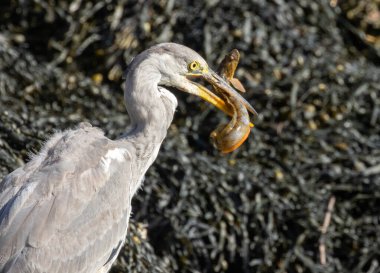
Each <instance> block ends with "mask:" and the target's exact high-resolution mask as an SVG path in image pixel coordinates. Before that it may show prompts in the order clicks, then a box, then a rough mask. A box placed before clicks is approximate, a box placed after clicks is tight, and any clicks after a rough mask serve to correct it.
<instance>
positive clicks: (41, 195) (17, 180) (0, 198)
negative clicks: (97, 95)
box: [0, 126, 135, 273]
mask: <svg viewBox="0 0 380 273" xmlns="http://www.w3.org/2000/svg"><path fill="white" fill-rule="evenodd" d="M132 178H135V176H134V174H133V172H132V168H131V157H130V154H129V152H128V150H127V149H120V148H115V147H113V141H111V140H109V139H107V138H106V137H104V136H103V133H102V132H101V131H100V130H98V129H95V128H92V127H89V126H82V127H81V128H79V129H78V130H73V131H66V132H64V133H59V134H57V135H55V136H54V137H53V138H52V139H51V141H49V142H48V143H47V144H46V146H45V148H44V149H43V150H42V152H41V153H40V154H39V155H37V156H36V157H35V158H34V159H33V160H32V161H31V162H29V163H28V164H27V165H25V166H24V167H23V168H20V169H17V170H16V171H14V172H13V173H11V174H9V175H8V176H7V177H5V178H4V180H3V181H2V182H1V183H0V272H49V273H50V272H51V273H54V272H106V271H107V270H108V269H109V267H110V263H111V262H112V261H113V259H115V258H116V257H114V256H116V255H114V252H115V248H119V249H120V247H119V245H120V242H121V241H123V240H124V237H125V235H126V228H127V225H128V220H129V214H130V201H131V198H132V195H133V193H134V187H133V183H128V180H131V179H132ZM126 181H127V182H126ZM128 185H130V186H128ZM119 249H116V251H118V250H119ZM110 256H112V260H110ZM94 261H95V262H94Z"/></svg>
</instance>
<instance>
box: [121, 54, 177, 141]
mask: <svg viewBox="0 0 380 273" xmlns="http://www.w3.org/2000/svg"><path fill="white" fill-rule="evenodd" d="M160 79H161V74H160V72H159V71H158V69H157V68H156V66H155V64H154V63H152V62H148V61H146V62H142V63H140V64H139V66H138V67H136V68H135V69H134V70H133V71H131V72H130V73H128V76H127V80H126V88H125V93H124V99H125V104H126V107H127V111H128V114H129V116H130V118H131V128H132V129H131V131H130V132H129V133H128V134H127V138H128V139H133V141H134V142H136V143H139V144H142V145H145V146H151V145H148V144H154V145H153V146H158V147H159V146H160V145H161V143H162V141H163V140H164V138H165V137H166V133H167V130H168V128H169V126H170V124H171V122H172V120H173V116H174V111H175V108H176V106H177V105H176V99H175V97H174V95H172V94H171V95H172V96H173V97H174V100H175V101H173V100H172V99H170V98H168V97H167V96H164V95H163V92H161V88H160V87H159V86H158V84H159V82H160ZM166 92H169V91H166Z"/></svg>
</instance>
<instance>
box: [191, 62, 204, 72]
mask: <svg viewBox="0 0 380 273" xmlns="http://www.w3.org/2000/svg"><path fill="white" fill-rule="evenodd" d="M189 70H190V71H196V70H202V69H201V64H200V63H199V62H197V61H194V62H191V63H190V64H189Z"/></svg>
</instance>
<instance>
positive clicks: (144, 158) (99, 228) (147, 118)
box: [0, 43, 248, 273]
mask: <svg viewBox="0 0 380 273" xmlns="http://www.w3.org/2000/svg"><path fill="white" fill-rule="evenodd" d="M194 78H201V79H204V80H205V81H206V82H209V83H210V84H211V85H215V86H218V88H219V89H220V90H225V91H226V92H229V94H234V96H236V98H239V100H241V102H242V103H244V104H245V105H246V104H247V102H246V101H245V100H244V99H243V98H242V97H241V96H240V95H239V94H237V93H236V91H235V90H234V89H233V88H232V87H230V85H229V84H228V83H227V82H225V80H224V79H223V78H221V77H220V76H219V75H218V74H216V73H215V72H213V71H212V70H211V69H210V68H209V67H208V65H207V63H206V61H205V60H204V59H203V58H202V57H201V56H199V55H198V54H197V53H196V52H195V51H193V50H191V49H189V48H187V47H185V46H182V45H178V44H174V43H164V44H159V45H156V46H154V47H151V48H150V49H147V50H146V51H144V52H142V53H141V54H139V55H138V56H137V57H135V58H134V59H133V61H132V63H131V64H130V65H129V67H128V72H127V75H126V82H125V93H124V98H125V104H126V107H127V111H128V114H129V116H130V120H131V126H130V130H129V131H128V132H126V133H124V134H123V136H122V137H121V138H119V139H117V140H111V139H109V138H107V137H106V136H104V133H103V132H102V130H100V129H99V128H95V127H92V126H91V125H90V124H89V123H81V124H80V125H79V126H78V127H77V128H75V129H72V130H66V131H63V132H59V133H56V134H55V135H53V136H52V137H51V138H50V139H49V140H48V141H47V143H46V144H45V145H44V146H43V147H42V149H41V151H40V152H39V153H38V154H37V155H35V156H34V157H33V158H32V159H31V160H30V161H29V162H28V163H27V164H26V165H25V166H23V167H20V168H18V169H16V170H15V171H13V172H12V173H10V174H9V175H7V176H6V177H5V178H4V179H3V180H2V181H1V182H0V272H2V273H10V272H12V273H28V272H30V273H42V272H49V273H58V272H64V273H68V272H69V273H70V272H73V273H74V272H75V273H80V272H82V273H92V272H94V273H95V272H96V273H100V272H108V271H109V269H110V268H111V265H112V263H113V262H114V261H115V259H116V257H117V255H118V253H119V252H120V249H121V247H122V245H123V243H124V240H125V237H126V235H127V227H128V221H129V216H130V213H131V199H132V197H133V196H134V194H135V193H136V190H137V189H138V188H139V187H140V185H141V182H142V180H143V177H144V175H145V173H146V171H147V169H148V168H149V167H150V166H151V164H152V163H153V161H154V160H155V159H156V157H157V154H158V151H159V148H160V146H161V143H162V141H163V140H164V138H165V136H166V133H167V130H168V128H169V126H170V124H171V122H172V120H173V115H174V112H175V109H176V107H177V99H176V97H175V96H174V95H173V94H172V93H171V92H170V91H168V88H175V89H178V90H181V91H184V92H187V93H190V94H193V95H196V96H199V97H201V98H202V99H204V100H206V101H208V102H209V103H211V104H213V105H215V106H216V107H218V108H219V109H220V110H222V111H223V112H225V113H227V114H231V113H230V111H231V110H230V109H229V108H228V107H227V106H226V103H225V102H224V100H223V99H221V98H219V97H218V96H217V95H215V94H214V93H212V92H211V91H209V90H208V89H207V88H205V87H204V86H203V85H201V84H199V83H198V82H196V81H194ZM247 107H248V106H247Z"/></svg>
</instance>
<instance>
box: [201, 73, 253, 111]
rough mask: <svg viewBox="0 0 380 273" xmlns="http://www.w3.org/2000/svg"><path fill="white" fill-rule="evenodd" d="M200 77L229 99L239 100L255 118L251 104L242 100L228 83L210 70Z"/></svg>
mask: <svg viewBox="0 0 380 273" xmlns="http://www.w3.org/2000/svg"><path fill="white" fill-rule="evenodd" d="M201 77H202V78H203V79H204V80H206V81H207V82H208V83H210V84H211V85H212V86H214V87H217V88H218V89H219V90H221V91H222V92H224V93H225V94H226V95H228V96H231V97H235V98H237V99H238V100H240V101H241V102H242V104H243V105H244V106H245V107H246V108H247V110H248V111H249V112H251V113H252V114H253V115H255V116H257V115H258V114H257V112H256V110H255V108H253V106H252V105H251V104H249V102H248V101H247V100H246V99H245V98H243V97H242V96H241V95H240V94H239V93H238V92H237V91H236V90H235V89H234V88H232V86H231V85H230V84H229V83H227V81H226V80H224V79H223V78H222V77H221V76H219V75H218V74H217V73H215V72H214V71H212V70H209V71H207V72H205V73H203V74H202V76H201ZM216 107H218V106H217V105H216ZM218 108H219V107H218ZM219 109H220V108H219ZM221 110H222V109H221ZM222 111H223V110H222Z"/></svg>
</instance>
